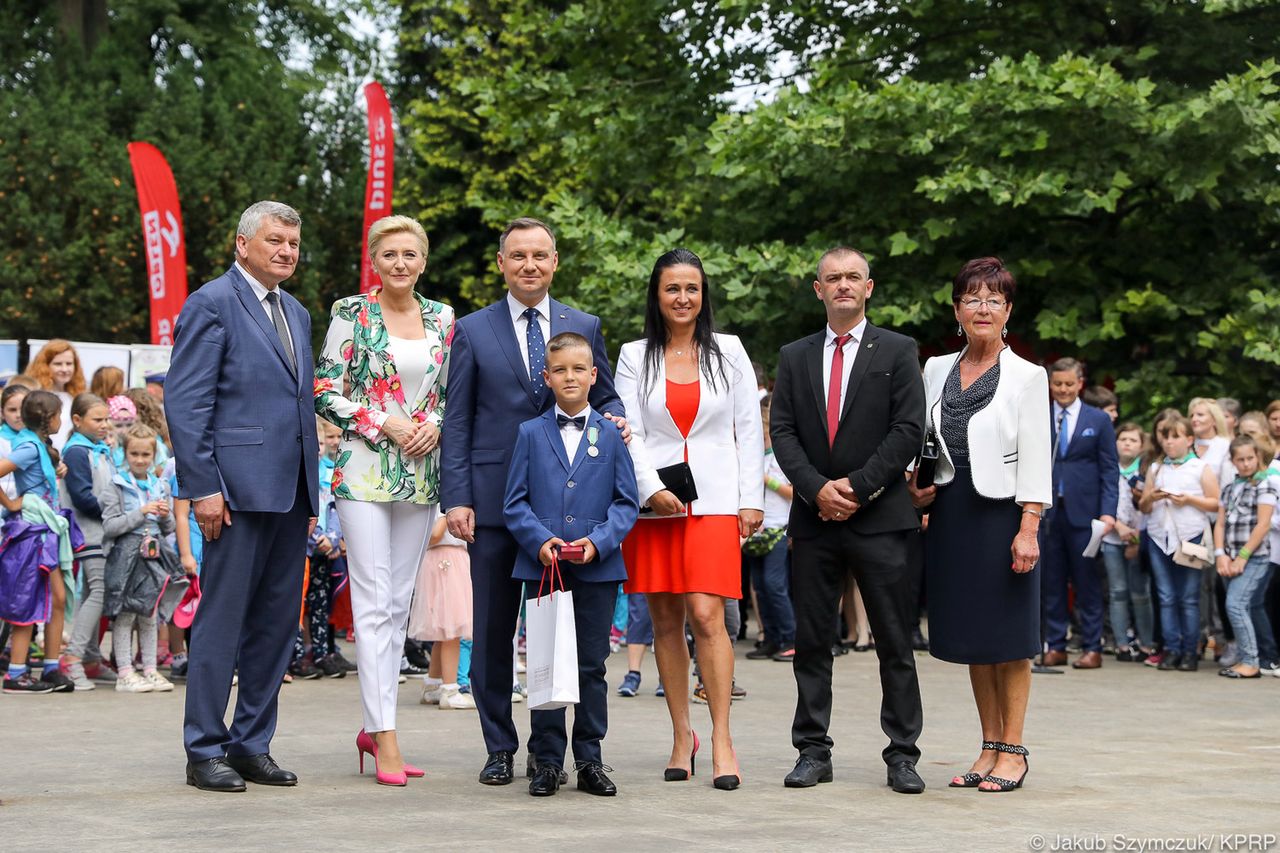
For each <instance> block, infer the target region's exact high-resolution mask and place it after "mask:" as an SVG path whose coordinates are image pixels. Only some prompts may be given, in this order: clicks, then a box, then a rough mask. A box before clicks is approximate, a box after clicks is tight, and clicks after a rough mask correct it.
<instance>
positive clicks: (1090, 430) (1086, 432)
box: [1080, 427, 1098, 438]
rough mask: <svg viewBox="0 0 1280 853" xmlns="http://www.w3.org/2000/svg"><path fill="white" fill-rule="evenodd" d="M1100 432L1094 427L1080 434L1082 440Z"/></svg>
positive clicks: (1087, 428)
mask: <svg viewBox="0 0 1280 853" xmlns="http://www.w3.org/2000/svg"><path fill="white" fill-rule="evenodd" d="M1097 434H1098V432H1097V430H1095V429H1094V428H1093V427H1085V430H1084V432H1082V433H1080V437H1081V438H1088V437H1089V436H1091V435H1097Z"/></svg>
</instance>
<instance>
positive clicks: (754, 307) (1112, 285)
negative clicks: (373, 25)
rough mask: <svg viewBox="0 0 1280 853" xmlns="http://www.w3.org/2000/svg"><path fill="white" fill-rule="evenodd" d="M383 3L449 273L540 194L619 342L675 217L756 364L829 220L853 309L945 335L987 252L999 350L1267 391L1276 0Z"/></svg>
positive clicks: (576, 274) (1272, 312) (463, 281)
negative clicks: (397, 44) (997, 278)
mask: <svg viewBox="0 0 1280 853" xmlns="http://www.w3.org/2000/svg"><path fill="white" fill-rule="evenodd" d="M398 6H399V13H400V34H401V54H400V58H399V59H400V65H399V71H400V81H399V83H400V86H399V90H398V94H397V100H398V102H399V104H400V105H401V112H402V116H403V124H404V128H405V135H406V137H407V141H408V143H409V145H410V147H411V148H412V150H413V153H414V156H415V157H416V158H418V160H419V161H420V167H419V168H415V169H413V170H411V171H408V172H401V181H402V185H401V187H400V192H401V195H400V198H401V199H402V201H403V200H405V199H408V202H409V205H410V207H411V208H412V210H413V212H416V213H420V214H421V216H422V218H423V219H424V222H425V223H426V224H427V225H428V228H429V229H430V230H431V231H432V233H433V237H434V238H435V239H436V242H437V245H442V246H443V249H442V250H437V254H436V255H434V256H433V260H432V272H433V274H435V275H437V276H439V279H440V280H441V282H442V284H443V286H444V288H445V289H446V290H450V289H453V288H456V292H457V293H458V294H459V295H460V296H461V298H462V299H463V300H464V301H470V302H472V303H473V304H479V303H482V302H483V301H484V300H487V299H489V298H491V297H492V296H493V295H494V294H496V293H497V288H498V283H497V277H496V274H495V273H494V272H493V266H492V254H493V249H494V237H495V236H496V231H497V229H498V228H499V227H500V226H501V224H502V222H503V220H505V219H506V218H508V217H509V216H512V215H517V214H522V213H536V214H540V215H543V216H544V217H545V218H547V219H548V220H549V221H551V222H552V223H553V224H554V225H555V226H556V228H557V230H558V232H559V233H560V236H561V259H562V269H561V272H560V274H559V275H558V277H557V282H556V288H557V293H558V294H559V295H561V296H563V297H565V298H568V299H569V300H570V301H573V302H576V303H577V304H579V305H580V306H581V307H584V308H586V309H589V310H593V311H596V312H598V313H600V314H601V315H602V317H603V318H604V320H605V322H606V330H607V333H608V334H609V335H610V339H611V341H612V342H613V344H614V345H615V346H616V345H617V344H618V343H620V342H621V341H623V340H626V339H628V338H631V337H634V336H635V335H636V334H637V333H638V331H639V325H640V317H641V315H642V311H641V306H642V304H643V299H644V296H643V294H644V282H645V280H646V279H647V276H648V272H649V269H650V267H651V265H652V262H653V260H654V259H655V258H656V257H657V255H658V254H660V253H661V252H662V251H665V250H666V249H669V248H671V247H673V246H674V245H677V244H685V245H688V246H689V247H690V248H692V249H694V250H695V251H697V252H698V253H699V254H701V255H702V256H703V257H704V259H705V261H706V264H707V268H708V273H709V274H710V276H711V280H712V284H713V288H714V292H715V296H716V300H717V308H718V313H719V317H720V319H721V322H722V325H725V326H726V327H728V328H729V329H730V330H733V331H736V332H739V333H741V334H743V335H744V336H745V338H746V340H747V342H748V350H749V351H750V352H751V353H752V355H753V356H754V357H756V358H757V359H758V360H760V361H762V362H765V363H766V364H771V363H772V361H773V358H774V353H775V352H776V348H777V346H778V345H779V344H781V343H783V342H785V341H786V340H789V339H792V338H794V337H796V336H798V335H800V334H803V333H804V332H806V331H808V330H811V329H813V328H815V327H817V326H818V324H819V323H820V317H821V313H820V306H818V304H817V303H816V301H813V296H812V292H811V289H810V288H811V285H810V283H811V281H812V278H813V264H814V262H815V260H816V258H817V256H818V254H819V253H820V252H821V250H822V249H823V248H825V247H827V246H829V245H832V244H835V243H850V244H853V245H855V246H857V247H859V248H861V249H863V250H864V251H866V252H867V254H868V255H870V257H871V261H872V272H873V276H874V277H875V279H876V280H877V283H878V288H877V290H876V293H875V295H874V296H873V298H872V302H871V313H872V317H873V318H874V319H875V320H876V321H877V322H880V323H884V324H888V325H891V326H896V327H899V328H901V329H903V330H905V331H907V332H909V333H912V334H914V335H916V336H917V337H918V338H919V339H920V340H921V342H922V345H923V347H924V349H925V351H926V352H931V351H939V350H945V349H950V348H953V347H954V346H955V338H954V319H953V318H952V316H951V308H950V304H949V301H950V300H949V282H950V278H951V277H952V276H953V275H954V273H955V272H956V270H957V269H958V268H959V266H960V265H961V264H962V263H963V262H964V260H966V259H968V258H970V257H975V256H978V255H985V254H999V255H1001V256H1002V257H1004V258H1005V260H1006V261H1007V262H1008V263H1009V264H1010V266H1011V267H1012V268H1013V269H1014V271H1015V274H1016V275H1017V276H1018V278H1019V282H1020V291H1019V294H1018V299H1017V304H1016V306H1015V311H1014V317H1013V320H1012V324H1011V325H1012V329H1013V331H1014V333H1015V340H1016V341H1017V344H1018V347H1019V349H1020V350H1022V351H1023V352H1024V353H1026V354H1028V355H1030V356H1032V357H1034V358H1039V359H1048V358H1051V357H1053V356H1056V355H1060V354H1072V355H1077V356H1079V357H1082V358H1083V359H1084V360H1085V361H1086V363H1087V364H1088V365H1089V367H1090V372H1091V379H1092V381H1095V382H1100V381H1108V382H1110V381H1115V383H1116V385H1117V390H1118V391H1119V392H1120V393H1121V396H1122V398H1123V400H1124V404H1125V410H1126V411H1127V412H1129V413H1135V414H1136V413H1143V412H1147V411H1150V410H1153V409H1155V408H1157V407H1160V406H1163V405H1165V404H1168V403H1173V404H1177V405H1182V404H1185V401H1186V399H1187V398H1188V397H1189V396H1190V395H1191V394H1193V393H1205V394H1219V393H1230V394H1233V395H1235V396H1239V397H1241V398H1242V399H1244V400H1245V401H1246V402H1247V403H1249V404H1257V403H1259V402H1262V401H1263V400H1265V399H1269V398H1270V397H1272V396H1275V395H1276V391H1277V385H1280V382H1278V381H1277V380H1278V379H1280V369H1278V368H1280V312H1278V311H1277V309H1280V296H1277V288H1276V287H1275V280H1276V271H1277V270H1276V266H1277V261H1276V251H1275V250H1276V236H1275V235H1276V234H1277V233H1280V231H1278V230H1277V225H1278V224H1280V223H1277V210H1278V209H1280V208H1278V207H1277V201H1280V183H1278V180H1277V172H1276V168H1277V159H1278V155H1280V99H1278V98H1277V79H1278V77H1280V67H1278V66H1277V64H1276V60H1275V51H1276V45H1277V38H1278V37H1280V7H1278V6H1277V4H1274V3H1263V2H1247V0H1232V1H1231V2H1228V0H1217V2H1215V1H1214V0H1207V1H1206V2H1187V1H1186V0H1183V2H1162V0H1139V2H1125V3H1120V2H1113V0H1054V2H1049V0H1040V2H1036V0H1029V2H1019V3H1008V2H996V0H917V2H912V3H901V4H886V3H879V2H870V0H866V2H834V0H828V2H823V1H822V0H812V2H749V0H722V2H712V0H697V2H694V0H632V2H628V3H625V4H622V3H607V2H602V0H577V2H569V0H560V2H552V3H545V2H542V3H539V2H532V0H447V2H423V0H400V2H399V3H398ZM768 80H772V81H773V83H774V85H773V86H772V87H771V88H769V89H768V97H767V98H765V99H763V100H756V101H748V102H746V103H744V102H743V99H742V98H741V97H740V96H739V94H740V91H741V88H742V87H743V86H744V85H747V84H754V83H759V82H761V81H768ZM949 329H950V330H952V331H948V330H949Z"/></svg>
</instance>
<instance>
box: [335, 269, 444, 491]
mask: <svg viewBox="0 0 1280 853" xmlns="http://www.w3.org/2000/svg"><path fill="white" fill-rule="evenodd" d="M378 294H379V290H378V289H376V288H375V289H374V290H372V291H370V292H369V293H367V294H362V295H359V296H348V297H346V298H345V299H339V300H338V301H337V302H335V303H334V304H333V313H332V315H331V316H330V320H329V331H328V333H327V334H326V335H325V339H324V348H323V350H322V352H321V353H320V357H319V358H318V359H317V360H316V380H315V401H316V402H315V404H316V413H317V414H318V415H320V417H322V418H324V419H325V420H327V421H329V422H330V423H332V424H334V425H335V426H338V427H341V428H342V430H343V433H342V446H341V448H340V449H339V451H338V459H337V467H336V468H335V469H334V472H333V495H334V497H336V498H346V499H348V500H357V501H375V502H386V501H404V502H407V503H413V504H422V505H429V504H434V503H437V502H438V501H439V492H440V450H439V448H438V447H437V448H436V450H434V451H433V452H431V453H429V454H428V455H427V456H426V457H424V458H421V459H413V458H410V457H408V456H405V455H404V454H403V453H402V451H401V449H400V446H399V445H397V444H396V443H395V442H394V441H392V440H391V438H390V437H389V436H386V435H384V434H383V433H382V425H383V424H384V423H386V420H387V418H388V417H390V413H389V412H388V411H387V409H388V406H390V405H391V404H392V402H393V401H394V402H395V403H399V404H400V407H401V408H403V409H404V411H406V412H408V413H409V415H410V416H411V417H412V418H413V419H414V420H415V421H418V422H419V423H422V422H426V423H432V424H435V425H436V426H437V427H439V426H441V424H442V423H443V422H444V401H445V385H446V378H447V376H448V372H449V345H450V343H452V342H453V324H454V313H453V309H452V308H450V307H449V306H448V305H445V304H443V303H441V302H435V301H433V300H430V299H427V298H426V297H424V296H422V295H420V294H414V296H415V297H416V298H417V300H418V305H419V306H420V307H421V308H422V325H423V328H424V329H425V330H426V334H427V346H428V347H429V348H430V352H431V355H432V361H433V364H432V366H431V367H430V368H429V369H428V371H427V376H426V378H425V379H424V380H423V382H422V387H421V388H404V387H402V385H401V382H400V374H399V373H398V372H397V370H396V364H395V360H394V359H393V358H392V356H391V350H390V339H389V336H388V334H387V327H386V325H385V324H384V323H383V321H382V308H381V307H380V305H379V302H378ZM409 394H413V395H414V396H413V397H412V398H410V397H409V396H408V395H409Z"/></svg>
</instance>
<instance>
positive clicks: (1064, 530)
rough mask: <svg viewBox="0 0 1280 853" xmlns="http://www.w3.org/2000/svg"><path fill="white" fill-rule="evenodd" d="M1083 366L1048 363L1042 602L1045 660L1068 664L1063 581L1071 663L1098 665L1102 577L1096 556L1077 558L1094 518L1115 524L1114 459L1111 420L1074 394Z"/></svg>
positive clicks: (1086, 666) (1116, 471)
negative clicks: (1071, 608) (1049, 451)
mask: <svg viewBox="0 0 1280 853" xmlns="http://www.w3.org/2000/svg"><path fill="white" fill-rule="evenodd" d="M1083 387H1084V371H1083V369H1082V368H1081V366H1080V362H1078V361H1076V360H1075V359H1073V358H1061V359H1058V360H1057V361H1055V362H1054V363H1053V364H1052V365H1051V366H1050V367H1049V393H1050V395H1051V396H1052V397H1053V421H1052V423H1053V429H1054V438H1053V494H1054V498H1053V507H1052V508H1051V509H1049V510H1048V511H1047V512H1046V513H1045V516H1044V524H1043V525H1042V527H1041V530H1043V531H1044V543H1043V545H1042V549H1041V555H1040V560H1041V563H1042V565H1043V567H1044V574H1043V577H1042V580H1041V587H1040V589H1041V592H1040V597H1041V603H1042V609H1043V612H1044V637H1045V644H1046V645H1047V646H1048V650H1047V651H1046V652H1045V655H1044V663H1045V664H1046V665H1047V666H1062V665H1063V664H1065V663H1066V662H1067V624H1068V617H1067V581H1068V580H1070V582H1071V587H1072V589H1074V590H1075V596H1076V598H1075V610H1076V618H1077V620H1078V621H1079V623H1080V634H1081V651H1082V654H1081V655H1080V657H1079V658H1078V659H1077V660H1076V661H1074V662H1073V663H1072V664H1071V666H1072V667H1074V668H1076V669H1097V668H1098V667H1100V666H1102V578H1101V577H1100V576H1099V573H1098V566H1097V558H1096V557H1086V556H1084V549H1085V547H1086V546H1088V544H1089V538H1090V536H1091V535H1092V526H1093V520H1094V519H1095V518H1096V519H1098V520H1099V521H1101V522H1102V523H1103V524H1104V525H1106V529H1107V530H1108V531H1109V530H1111V528H1113V527H1115V524H1116V501H1117V500H1118V499H1119V496H1120V489H1119V487H1118V484H1119V482H1120V463H1119V460H1118V458H1117V456H1116V434H1115V429H1114V428H1113V427H1112V425H1111V418H1110V417H1108V415H1107V413H1106V412H1104V411H1102V410H1101V409H1096V408H1094V407H1093V406H1089V405H1086V404H1085V403H1084V402H1083V401H1082V400H1081V399H1080V390H1081V389H1082V388H1083Z"/></svg>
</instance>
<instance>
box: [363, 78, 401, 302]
mask: <svg viewBox="0 0 1280 853" xmlns="http://www.w3.org/2000/svg"><path fill="white" fill-rule="evenodd" d="M364 100H365V103H366V104H368V105H369V177H368V180H367V181H366V182H365V185H364V228H362V229H361V230H360V257H361V258H363V259H364V260H363V261H362V262H361V264H360V292H361V293H368V292H369V291H370V290H372V289H373V288H374V287H377V286H378V285H379V284H380V283H381V282H380V281H379V279H378V274H377V273H376V272H374V271H373V264H371V263H370V262H369V253H368V251H367V249H366V244H367V243H368V239H369V226H370V225H372V224H373V223H374V222H376V221H378V220H379V219H381V218H382V217H384V216H390V215H391V187H392V185H393V184H394V183H395V161H394V154H395V151H394V149H395V135H394V133H393V131H392V128H391V103H390V102H389V101H388V100H387V93H386V92H385V91H384V90H383V88H382V84H381V83H367V84H365V87H364Z"/></svg>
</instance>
